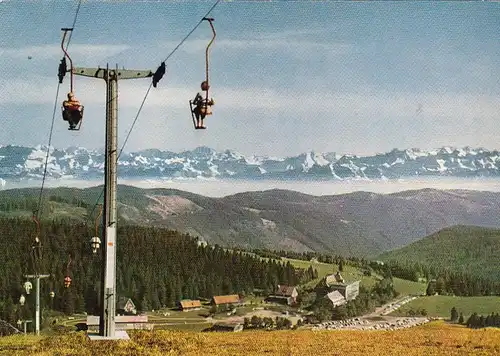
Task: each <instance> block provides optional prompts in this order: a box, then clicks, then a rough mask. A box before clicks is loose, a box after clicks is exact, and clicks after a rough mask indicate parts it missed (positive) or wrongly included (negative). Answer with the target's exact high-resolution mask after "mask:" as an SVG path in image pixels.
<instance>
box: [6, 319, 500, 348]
mask: <svg viewBox="0 0 500 356" xmlns="http://www.w3.org/2000/svg"><path fill="white" fill-rule="evenodd" d="M129 335H130V337H131V340H130V341H100V342H91V341H89V340H88V339H87V337H86V335H85V334H84V333H71V334H68V335H62V336H57V337H52V338H44V337H32V336H29V337H28V338H27V339H24V337H23V336H11V337H4V338H0V355H12V356H14V355H37V356H45V355H54V354H58V355H95V354H99V355H165V354H167V353H170V354H176V355H178V354H182V355H206V354H207V351H208V350H209V353H210V354H211V355H263V354H267V355H315V354H317V355H322V354H329V355H345V354H361V353H364V354H369V355H374V356H375V355H401V354H404V355H429V356H430V355H495V354H497V355H498V354H500V330H498V329H492V328H489V329H481V330H471V329H467V328H465V327H463V326H456V325H447V324H445V323H443V322H442V321H440V322H432V323H429V324H426V325H423V326H419V327H415V328H411V329H404V330H397V331H379V330H373V331H354V330H352V331H351V330H338V331H305V330H304V331H302V330H299V331H276V332H266V331H244V332H241V333H193V332H182V331H164V330H159V331H154V332H149V331H133V332H132V331H130V332H129Z"/></svg>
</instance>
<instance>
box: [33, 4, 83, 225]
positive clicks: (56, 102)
mask: <svg viewBox="0 0 500 356" xmlns="http://www.w3.org/2000/svg"><path fill="white" fill-rule="evenodd" d="M81 4H82V0H80V1H78V7H77V8H76V12H75V17H74V19H73V27H72V28H74V27H75V25H76V20H77V19H78V13H79V12H80V6H81ZM72 34H73V32H71V33H70V35H69V38H68V44H67V45H66V48H68V47H69V43H70V42H71V35H72ZM60 86H61V83H58V84H57V90H56V99H55V102H54V110H53V113H52V123H51V125H50V132H49V143H48V145H47V153H46V155H45V166H44V169H43V177H42V186H41V187H40V193H39V197H38V206H37V209H36V210H35V211H34V213H33V215H35V214H36V218H37V219H39V218H40V216H41V212H40V210H41V207H42V196H43V188H44V185H45V178H46V176H47V163H48V160H49V153H50V144H51V143H52V133H53V132H54V121H55V117H56V111H57V106H58V97H59V88H60Z"/></svg>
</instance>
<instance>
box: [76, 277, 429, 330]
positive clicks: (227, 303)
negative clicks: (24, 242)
mask: <svg viewBox="0 0 500 356" xmlns="http://www.w3.org/2000/svg"><path fill="white" fill-rule="evenodd" d="M323 280H324V283H325V285H326V287H327V291H328V293H326V295H325V296H324V297H323V298H325V299H326V300H328V301H329V303H331V305H332V307H339V306H342V305H344V304H346V303H347V302H348V301H350V300H354V299H355V298H356V297H357V296H358V295H359V285H360V281H358V280H357V281H351V282H346V281H345V280H344V278H343V277H342V275H341V274H340V272H336V273H335V274H330V275H327V276H326V277H324V279H323ZM257 294H259V293H257ZM415 298H416V297H415V296H410V297H408V296H406V297H404V298H403V299H399V300H397V301H393V302H390V303H388V304H386V305H384V306H381V307H379V308H377V309H376V311H375V312H373V313H371V314H369V315H365V316H361V317H357V318H352V319H346V320H335V321H327V322H323V323H318V322H317V321H316V318H315V316H314V312H313V311H310V310H309V311H308V310H305V309H301V307H300V305H299V304H300V303H299V302H298V300H299V287H298V286H287V285H277V286H276V289H275V291H274V292H273V293H271V294H269V295H266V296H263V295H260V296H259V297H256V296H253V295H252V296H247V297H242V296H240V295H238V294H231V295H216V296H213V297H212V298H210V299H209V300H201V299H195V300H191V299H182V300H179V301H178V302H177V306H176V308H172V309H166V308H164V309H162V310H152V311H150V312H146V313H139V312H138V310H137V308H136V306H135V303H134V302H133V300H132V299H130V298H125V297H120V298H119V300H118V303H117V314H118V315H117V316H116V319H115V322H116V326H117V329H149V330H151V329H155V328H167V329H170V328H173V329H179V328H180V329H196V330H199V331H207V332H209V331H226V332H239V331H242V330H244V329H249V328H254V329H255V328H262V329H266V330H272V329H284V328H285V329H298V328H302V329H312V330H336V329H360V330H367V329H369V330H374V329H389V330H393V329H396V328H407V327H412V326H416V325H420V324H422V323H425V322H427V321H429V320H428V319H426V318H419V317H412V318H401V317H399V318H396V317H391V316H388V314H389V313H390V312H392V311H394V310H396V309H397V308H399V307H400V306H402V305H404V304H405V303H407V302H409V301H411V300H413V299H415ZM80 325H81V323H80ZM98 326H99V317H98V316H91V315H89V316H87V317H86V325H84V326H83V329H85V330H89V331H94V330H96V329H97V328H98Z"/></svg>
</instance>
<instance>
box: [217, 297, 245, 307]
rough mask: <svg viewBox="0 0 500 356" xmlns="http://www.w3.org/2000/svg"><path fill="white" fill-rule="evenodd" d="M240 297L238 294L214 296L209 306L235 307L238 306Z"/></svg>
mask: <svg viewBox="0 0 500 356" xmlns="http://www.w3.org/2000/svg"><path fill="white" fill-rule="evenodd" d="M240 303H241V300H240V296H239V295H238V294H231V295H216V296H214V297H212V300H211V304H212V305H216V306H219V305H235V304H240Z"/></svg>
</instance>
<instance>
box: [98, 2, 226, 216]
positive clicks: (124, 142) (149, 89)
mask: <svg viewBox="0 0 500 356" xmlns="http://www.w3.org/2000/svg"><path fill="white" fill-rule="evenodd" d="M220 1H221V0H217V1H216V2H215V3H214V4H213V5H212V7H211V8H210V9H209V10H208V11H207V13H206V14H205V15H204V16H203V17H202V18H201V20H200V21H198V23H197V24H196V25H195V26H194V27H193V29H192V30H191V31H189V32H188V34H187V35H186V36H185V37H184V38H183V39H182V40H181V41H180V42H179V44H178V45H177V46H175V48H174V49H173V50H172V51H171V52H170V53H169V55H168V56H167V57H166V58H165V60H164V61H163V62H167V61H168V60H169V59H170V57H172V55H173V54H174V53H175V52H176V51H177V50H178V49H179V48H180V47H181V46H182V45H183V44H184V42H185V41H186V40H187V39H188V38H189V37H190V36H191V35H192V34H193V33H194V31H196V29H197V28H198V27H199V26H200V25H201V24H202V22H203V21H205V19H206V18H207V17H208V15H210V13H211V12H212V11H213V10H214V9H215V7H216V6H217V5H218V4H219V3H220ZM152 86H153V82H151V83H150V84H149V87H148V90H147V91H146V94H145V95H144V98H143V99H142V103H141V105H140V106H139V110H138V111H137V114H136V115H135V118H134V121H133V122H132V126H131V127H130V130H129V131H128V133H127V136H126V137H125V141H123V145H122V147H121V149H120V152H119V153H118V157H117V158H116V160H117V161H118V159H119V158H120V156H121V154H122V152H123V149H124V148H125V145H126V144H127V141H128V139H129V137H130V134H131V133H132V131H133V130H134V126H135V124H136V122H137V120H138V119H139V115H140V114H141V111H142V108H143V107H144V104H145V103H146V99H147V97H148V95H149V92H150V91H151V87H152ZM103 194H104V188H103V189H102V191H101V194H100V195H99V197H98V198H97V200H96V202H95V204H94V208H93V209H92V212H91V213H90V215H93V214H94V211H95V209H96V207H97V206H98V204H99V201H100V200H101V198H102V195H103Z"/></svg>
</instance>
